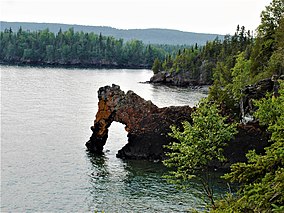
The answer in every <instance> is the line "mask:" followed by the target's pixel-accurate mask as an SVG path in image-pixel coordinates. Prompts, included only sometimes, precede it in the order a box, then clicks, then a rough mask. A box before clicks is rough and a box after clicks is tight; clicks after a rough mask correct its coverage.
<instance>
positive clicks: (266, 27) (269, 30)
mask: <svg viewBox="0 0 284 213" xmlns="http://www.w3.org/2000/svg"><path fill="white" fill-rule="evenodd" d="M283 16H284V0H273V1H272V2H271V3H270V5H269V6H267V7H266V9H265V10H264V11H263V12H262V13H261V24H260V25H259V27H258V29H257V38H256V41H255V46H254V48H253V52H252V71H253V73H252V74H253V75H254V76H255V75H257V74H262V72H263V71H264V70H265V68H266V67H267V66H268V63H269V60H270V57H271V56H272V53H273V51H275V49H276V45H275V33H276V29H277V28H278V27H279V25H280V21H281V19H282V18H283ZM262 75H263V74H262Z"/></svg>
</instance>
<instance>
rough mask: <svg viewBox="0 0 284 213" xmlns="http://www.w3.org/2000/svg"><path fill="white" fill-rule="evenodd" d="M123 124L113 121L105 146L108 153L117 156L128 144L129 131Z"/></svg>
mask: <svg viewBox="0 0 284 213" xmlns="http://www.w3.org/2000/svg"><path fill="white" fill-rule="evenodd" d="M125 126H126V125H124V124H122V123H119V122H116V121H113V122H112V123H111V125H110V127H109V128H108V130H109V132H108V138H107V141H106V144H105V146H104V150H105V151H106V152H110V153H111V154H114V155H116V154H117V152H118V151H119V150H120V149H122V148H123V147H124V146H125V145H126V144H127V143H128V137H127V134H128V133H127V131H126V130H125Z"/></svg>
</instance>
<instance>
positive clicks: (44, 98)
mask: <svg viewBox="0 0 284 213" xmlns="http://www.w3.org/2000/svg"><path fill="white" fill-rule="evenodd" d="M151 76H152V72H151V71H150V70H91V69H88V70H82V69H50V68H30V67H6V66H1V212H94V210H98V211H102V210H104V211H105V212H184V211H186V210H187V209H190V208H202V207H203V205H204V202H203V196H202V193H201V188H200V185H198V184H195V183H193V187H192V188H191V189H190V190H189V191H187V192H180V191H177V190H176V189H175V188H174V187H173V186H171V185H169V184H167V182H166V181H165V180H164V179H162V177H161V176H162V175H163V174H164V173H165V171H166V169H165V168H164V167H163V166H162V165H161V164H158V163H149V162H145V161H123V160H121V159H118V158H116V157H115V154H116V153H117V151H118V150H119V149H120V148H122V147H123V145H124V144H125V143H126V142H127V137H126V132H125V130H124V127H123V125H121V124H119V123H113V124H112V126H111V129H110V132H109V139H108V141H107V144H106V147H105V154H104V156H100V157H98V156H93V155H91V154H89V153H88V152H87V151H86V148H85V142H86V141H87V140H88V139H89V137H90V136H91V130H90V126H91V125H92V123H93V120H94V118H95V114H96V111H97V102H98V99H97V90H98V89H99V87H101V86H105V85H110V84H112V83H115V84H118V85H120V86H121V88H122V89H123V90H124V91H127V90H133V91H134V92H136V93H137V94H139V95H140V96H142V97H143V98H145V99H147V100H152V102H153V103H155V104H156V105H158V106H159V107H162V106H169V105H186V104H187V105H191V106H193V105H194V104H196V103H197V101H198V100H199V99H200V98H201V97H204V96H206V94H205V93H203V92H202V91H192V90H190V89H177V88H169V87H156V86H153V85H149V84H141V83H139V82H144V81H147V80H149V78H150V77H151Z"/></svg>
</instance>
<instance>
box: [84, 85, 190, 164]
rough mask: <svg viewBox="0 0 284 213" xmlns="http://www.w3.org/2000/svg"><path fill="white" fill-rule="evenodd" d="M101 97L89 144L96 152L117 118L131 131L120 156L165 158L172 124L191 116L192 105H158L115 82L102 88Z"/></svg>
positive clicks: (99, 96) (100, 90) (100, 148)
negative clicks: (121, 87) (165, 146)
mask: <svg viewBox="0 0 284 213" xmlns="http://www.w3.org/2000/svg"><path fill="white" fill-rule="evenodd" d="M98 98H99V103H98V112H97V114H96V120H95V121H94V125H93V126H92V127H91V130H92V131H93V134H92V136H91V137H90V140H89V141H88V142H87V143H86V146H87V148H88V149H89V150H90V151H91V152H95V153H102V151H103V147H104V145H105V143H106V140H107V138H108V128H109V127H110V125H111V123H112V122H113V121H117V122H119V123H122V124H124V125H125V130H126V131H127V132H128V134H127V137H128V143H127V144H126V145H125V146H124V147H123V148H122V149H121V150H119V151H118V154H117V156H118V157H121V158H128V159H129V158H130V159H149V160H157V159H163V158H164V148H163V146H164V145H166V144H169V142H170V141H171V139H170V138H168V137H167V134H168V132H169V131H170V128H169V127H170V125H172V124H178V123H181V122H182V121H184V120H190V119H191V118H190V114H191V112H192V109H191V108H190V107H189V106H179V107H165V108H158V107H157V106H156V105H154V104H153V103H152V102H151V101H146V100H144V99H143V98H141V97H140V96H138V95H137V94H135V93H134V92H132V91H128V92H127V93H126V94H125V93H124V92H123V91H122V90H121V89H120V87H119V86H117V85H114V84H113V85H112V86H111V87H110V86H105V87H101V88H100V89H99V91H98Z"/></svg>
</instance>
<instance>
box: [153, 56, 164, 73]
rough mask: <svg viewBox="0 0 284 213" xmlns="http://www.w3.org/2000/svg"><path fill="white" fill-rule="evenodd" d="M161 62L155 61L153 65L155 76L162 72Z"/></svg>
mask: <svg viewBox="0 0 284 213" xmlns="http://www.w3.org/2000/svg"><path fill="white" fill-rule="evenodd" d="M161 66H162V65H161V62H160V60H159V59H158V58H156V59H155V61H154V63H153V67H152V70H153V72H154V74H157V73H158V72H159V71H161Z"/></svg>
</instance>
